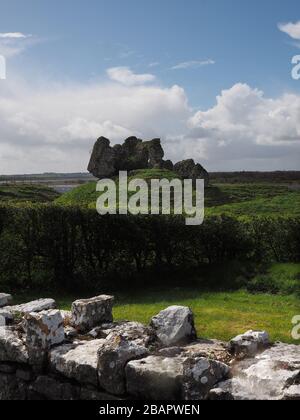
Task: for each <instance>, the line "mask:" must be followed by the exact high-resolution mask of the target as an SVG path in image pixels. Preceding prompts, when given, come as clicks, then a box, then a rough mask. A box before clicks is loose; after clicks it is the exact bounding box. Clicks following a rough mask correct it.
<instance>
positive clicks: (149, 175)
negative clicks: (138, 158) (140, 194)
mask: <svg viewBox="0 0 300 420" xmlns="http://www.w3.org/2000/svg"><path fill="white" fill-rule="evenodd" d="M137 178H138V179H143V180H145V181H146V182H147V183H149V182H150V181H151V179H168V180H172V179H177V178H178V175H176V174H175V173H174V172H172V171H167V170H163V169H146V170H137V171H132V172H131V173H130V175H129V177H128V180H129V181H131V180H132V179H137ZM115 181H116V184H117V185H118V177H117V178H115ZM96 184H97V183H96V182H89V183H88V184H85V185H82V186H80V187H77V188H75V189H74V190H72V191H69V192H67V193H65V194H63V195H62V196H61V197H59V198H58V199H57V200H56V201H55V202H56V203H57V204H61V205H79V206H85V207H89V208H95V206H96V201H97V199H98V197H99V195H100V194H101V193H99V192H97V191H96Z"/></svg>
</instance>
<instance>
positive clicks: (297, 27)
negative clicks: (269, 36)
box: [278, 21, 300, 40]
mask: <svg viewBox="0 0 300 420" xmlns="http://www.w3.org/2000/svg"><path fill="white" fill-rule="evenodd" d="M278 28H279V30H280V31H281V32H284V33H286V34H288V35H289V36H290V37H291V38H293V39H296V40H300V21H299V22H296V23H292V22H288V23H279V24H278Z"/></svg>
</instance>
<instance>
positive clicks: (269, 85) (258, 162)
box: [0, 0, 300, 174]
mask: <svg viewBox="0 0 300 420" xmlns="http://www.w3.org/2000/svg"><path fill="white" fill-rule="evenodd" d="M297 55H299V56H300V7H299V0H285V1H284V2H283V1H282V0H251V1H250V0H243V1H240V0H163V1H162V0H151V2H150V1H146V0H110V1H109V2H108V1H105V0H88V1H83V0H60V1H57V0H51V1H50V0H47V1H46V0H26V1H24V0H0V77H1V63H2V62H3V58H4V59H5V61H6V79H3V80H0V173H1V174H15V173H40V172H79V171H86V167H87V164H88V160H89V156H90V152H91V149H92V147H93V144H94V142H95V140H96V139H97V138H98V137H100V136H106V137H108V138H109V139H110V140H111V142H112V143H113V144H115V143H120V142H122V141H123V140H124V139H125V138H126V137H128V136H131V135H135V136H137V137H140V138H143V139H151V138H155V137H159V138H161V139H162V143H163V146H164V149H165V152H166V158H168V159H172V160H173V161H174V162H176V161H178V160H182V159H185V158H191V157H192V158H194V159H195V160H196V161H197V162H200V163H202V164H203V165H204V166H205V167H206V168H207V169H208V170H210V171H233V170H261V171H267V170H300V78H299V79H298V80H295V79H294V78H293V77H292V70H293V68H294V67H295V66H296V64H297V61H296V62H295V64H292V59H293V57H295V56H297ZM1 57H2V60H1ZM299 62H300V57H299ZM2 72H3V68H2ZM299 74H300V71H299Z"/></svg>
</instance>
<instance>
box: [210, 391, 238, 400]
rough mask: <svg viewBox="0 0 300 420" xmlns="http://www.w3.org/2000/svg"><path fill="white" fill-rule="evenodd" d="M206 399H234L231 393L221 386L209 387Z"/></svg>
mask: <svg viewBox="0 0 300 420" xmlns="http://www.w3.org/2000/svg"><path fill="white" fill-rule="evenodd" d="M208 399H209V400H210V401H233V400H234V398H233V396H232V393H231V392H230V391H226V389H222V388H214V389H211V390H210V392H209V394H208Z"/></svg>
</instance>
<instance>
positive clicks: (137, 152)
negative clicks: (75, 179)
mask: <svg viewBox="0 0 300 420" xmlns="http://www.w3.org/2000/svg"><path fill="white" fill-rule="evenodd" d="M164 154H165V153H164V150H163V148H162V145H161V141H160V139H153V140H151V141H143V140H140V139H138V138H136V137H129V138H128V139H126V140H125V142H124V143H123V144H122V145H120V144H116V145H115V146H113V147H112V146H111V145H110V141H109V140H108V139H107V138H105V137H100V138H99V139H98V140H97V141H96V143H95V145H94V148H93V152H92V155H91V159H90V163H89V166H88V171H89V172H90V173H91V174H92V175H94V176H95V177H96V178H98V179H103V178H111V177H114V176H116V175H118V173H119V171H133V170H137V169H167V170H170V171H174V172H175V173H177V174H178V176H179V177H182V178H185V179H193V180H196V179H204V181H205V185H206V186H208V184H209V175H208V172H207V171H206V170H205V169H204V168H203V167H202V166H201V165H200V164H199V163H198V164H196V163H195V162H194V160H193V159H188V160H184V161H181V162H178V163H177V164H175V165H174V164H173V162H171V161H170V160H164V159H163V158H164Z"/></svg>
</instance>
